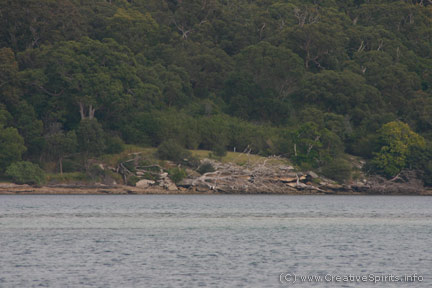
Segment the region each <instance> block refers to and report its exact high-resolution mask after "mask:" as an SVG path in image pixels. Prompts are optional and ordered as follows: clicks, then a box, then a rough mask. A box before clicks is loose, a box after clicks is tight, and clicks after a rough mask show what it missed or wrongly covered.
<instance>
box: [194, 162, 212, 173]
mask: <svg viewBox="0 0 432 288" xmlns="http://www.w3.org/2000/svg"><path fill="white" fill-rule="evenodd" d="M214 171H215V168H214V167H213V165H212V164H211V163H210V162H204V163H203V164H201V165H200V166H199V167H198V170H197V172H198V173H200V174H205V173H208V172H214Z"/></svg>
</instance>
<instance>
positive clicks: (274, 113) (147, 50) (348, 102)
mask: <svg viewBox="0 0 432 288" xmlns="http://www.w3.org/2000/svg"><path fill="white" fill-rule="evenodd" d="M431 128H432V2H431V1H430V0H421V1H412V0H374V1H369V0H326V1H324V0H236V1H232V0H184V1H182V0H129V1H122V0H105V1H103V0H92V1H83V0H57V1H53V0H25V1H24V0H14V1H12V0H0V174H3V175H5V174H7V171H8V170H9V173H13V169H22V167H24V166H22V165H23V163H28V162H32V163H34V165H39V166H41V167H44V163H47V162H59V163H62V160H63V159H64V158H68V157H69V156H70V155H80V157H81V156H82V157H84V158H88V157H94V156H98V155H100V154H103V153H116V152H119V151H120V150H121V149H122V146H123V143H127V144H136V145H141V146H152V147H157V146H159V145H161V144H163V143H164V142H167V141H171V142H175V143H176V144H177V145H180V146H182V147H184V148H187V149H208V150H213V151H216V152H217V153H223V151H225V150H230V151H234V150H235V151H245V150H246V151H250V152H251V153H255V154H260V155H282V156H284V157H287V158H289V159H291V161H292V162H293V163H295V164H296V165H298V166H299V167H302V168H304V169H317V170H318V171H325V170H326V169H327V170H328V169H330V170H332V169H336V170H337V169H339V170H340V169H344V167H347V166H349V163H347V160H346V157H345V155H346V154H351V155H355V156H360V157H362V158H364V159H366V160H367V165H366V168H365V169H366V170H367V172H368V173H377V174H381V175H383V176H385V177H388V178H391V177H394V176H395V175H397V174H398V173H399V172H400V171H402V170H404V169H410V170H412V171H417V172H418V175H419V177H421V178H422V179H423V180H424V181H425V183H426V184H428V185H432V148H431V145H430V143H431V142H430V141H432V129H431ZM23 160H25V161H26V162H19V161H23ZM17 163H21V166H17V165H16V164H17ZM20 167H21V168H20ZM61 169H63V168H61ZM67 169H69V170H73V169H80V168H79V167H75V168H74V166H73V165H71V164H70V163H69V164H68V167H67ZM11 171H12V172H11Z"/></svg>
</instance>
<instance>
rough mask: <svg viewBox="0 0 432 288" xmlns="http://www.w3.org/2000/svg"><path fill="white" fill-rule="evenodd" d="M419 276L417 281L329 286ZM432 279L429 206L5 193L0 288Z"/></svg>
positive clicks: (329, 199)
mask: <svg viewBox="0 0 432 288" xmlns="http://www.w3.org/2000/svg"><path fill="white" fill-rule="evenodd" d="M281 273H284V274H283V277H282V280H283V281H282V283H281V281H280V275H281ZM287 273H289V274H290V275H291V276H289V275H288V276H286V275H287ZM414 273H417V275H419V276H421V277H423V282H408V283H406V282H405V283H402V282H399V283H394V282H392V283H390V282H387V283H379V284H373V283H371V282H365V283H353V282H326V281H327V280H328V279H329V277H331V275H333V276H340V277H343V276H347V275H350V274H352V275H357V276H365V277H368V279H369V277H371V275H369V274H373V275H374V276H377V277H379V276H386V275H387V276H388V277H389V275H390V274H392V275H395V276H404V275H412V274H414ZM294 274H295V275H297V277H300V276H313V275H315V276H322V277H323V282H320V283H314V284H312V283H300V281H301V280H299V278H297V281H296V283H294V284H293V283H288V282H287V280H289V281H293V278H290V277H294V276H293V275H294ZM285 276H286V277H285ZM431 276H432V197H400V196H399V197H397V196H387V197H378V196H370V197H369V196H219V195H213V196H195V195H188V196H165V195H164V196H162V195H151V196H148V195H142V196H141V195H140V196H138V195H130V196H72V195H71V196H60V195H58V196H56V195H51V196H15V195H14V196H0V287H432V277H431ZM324 277H327V278H324ZM285 279H286V280H285ZM300 279H301V278H300ZM413 279H415V278H412V277H411V278H407V280H413Z"/></svg>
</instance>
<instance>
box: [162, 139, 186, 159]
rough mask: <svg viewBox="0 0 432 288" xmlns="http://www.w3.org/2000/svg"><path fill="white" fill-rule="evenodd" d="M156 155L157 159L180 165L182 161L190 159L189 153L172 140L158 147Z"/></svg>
mask: <svg viewBox="0 0 432 288" xmlns="http://www.w3.org/2000/svg"><path fill="white" fill-rule="evenodd" d="M156 153H157V157H158V158H159V159H161V160H170V161H173V162H175V163H180V162H182V161H183V160H184V159H187V158H190V157H191V153H190V152H189V151H188V150H186V149H184V148H183V147H182V146H180V145H179V144H178V143H177V142H175V141H173V140H168V141H165V142H163V143H162V144H161V145H159V147H158V149H157V151H156Z"/></svg>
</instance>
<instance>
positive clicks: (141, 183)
mask: <svg viewBox="0 0 432 288" xmlns="http://www.w3.org/2000/svg"><path fill="white" fill-rule="evenodd" d="M155 183H156V182H155V181H153V180H147V179H142V180H140V181H138V182H137V183H136V184H135V186H136V187H138V188H148V187H150V186H152V185H154V184H155Z"/></svg>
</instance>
